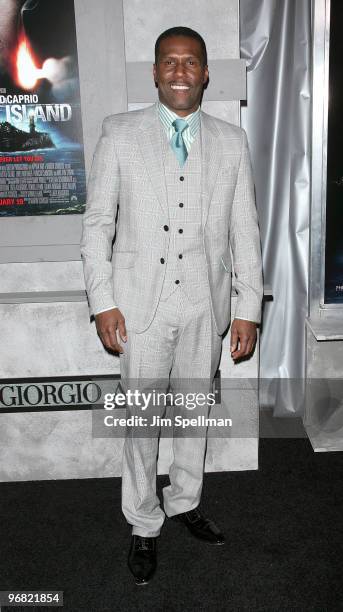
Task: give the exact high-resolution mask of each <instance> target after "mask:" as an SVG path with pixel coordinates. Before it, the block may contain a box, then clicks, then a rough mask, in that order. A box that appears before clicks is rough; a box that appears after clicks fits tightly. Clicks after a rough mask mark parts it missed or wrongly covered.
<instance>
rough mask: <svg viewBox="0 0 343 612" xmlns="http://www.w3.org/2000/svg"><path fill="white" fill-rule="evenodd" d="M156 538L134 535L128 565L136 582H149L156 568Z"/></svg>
mask: <svg viewBox="0 0 343 612" xmlns="http://www.w3.org/2000/svg"><path fill="white" fill-rule="evenodd" d="M156 540H157V538H143V537H141V536H139V535H133V536H132V539H131V546H130V552H129V558H128V566H129V568H130V570H131V572H132V574H133V576H134V579H135V582H136V584H139V585H140V584H148V582H149V580H151V578H152V577H153V575H154V573H155V570H156V565H157V561H156Z"/></svg>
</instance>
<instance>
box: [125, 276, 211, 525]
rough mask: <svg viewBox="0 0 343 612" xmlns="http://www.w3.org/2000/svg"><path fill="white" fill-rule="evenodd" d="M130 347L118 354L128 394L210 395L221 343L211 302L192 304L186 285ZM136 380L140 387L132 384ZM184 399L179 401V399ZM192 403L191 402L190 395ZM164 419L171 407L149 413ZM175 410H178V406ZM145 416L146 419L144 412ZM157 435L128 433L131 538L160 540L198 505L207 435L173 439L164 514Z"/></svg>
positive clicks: (127, 511)
mask: <svg viewBox="0 0 343 612" xmlns="http://www.w3.org/2000/svg"><path fill="white" fill-rule="evenodd" d="M127 336H128V339H127V342H126V343H125V344H124V345H123V348H124V353H123V354H121V355H120V371H121V379H122V386H123V388H124V389H125V388H126V389H127V388H132V387H134V388H135V389H137V388H138V389H139V390H140V391H143V390H144V392H148V391H150V392H151V391H152V390H157V391H159V392H161V391H162V392H166V391H167V387H168V384H169V383H170V387H171V390H172V393H173V394H174V396H175V394H181V393H182V394H183V396H181V397H185V396H186V394H187V392H189V391H190V390H191V389H192V390H193V391H194V389H195V388H196V392H199V391H200V392H204V393H208V392H210V391H211V387H212V382H213V377H214V374H215V372H216V370H217V367H218V364H219V359H220V352H221V344H222V338H221V336H220V335H219V334H218V333H217V330H216V326H215V322H214V317H213V313H212V309H211V304H210V298H209V297H206V298H205V299H203V300H202V301H200V302H198V303H196V304H192V303H191V302H190V301H189V299H188V297H187V296H186V294H185V293H184V292H183V291H182V288H181V286H179V287H177V289H176V291H174V292H173V293H172V295H170V296H169V297H168V298H167V299H165V300H160V302H159V305H158V307H157V311H156V314H155V317H154V319H153V321H152V323H151V325H150V326H149V328H148V329H147V330H145V331H144V332H143V333H139V334H137V333H134V332H132V331H131V332H130V330H128V334H127ZM133 381H134V382H133ZM179 397H180V395H179ZM188 397H190V396H188ZM150 408H151V410H152V413H154V414H159V415H162V416H163V412H164V410H165V407H163V406H161V407H160V406H157V407H156V406H153V407H151V406H149V408H148V410H149V409H150ZM186 408H187V406H185V407H184V409H183V416H185V412H187V414H186V416H187V417H191V418H193V417H194V416H197V415H198V414H200V413H201V414H205V415H206V416H207V414H208V406H207V405H206V407H205V408H203V409H200V412H199V409H198V408H196V411H193V413H192V412H191V411H190V410H188V409H187V410H186ZM174 409H175V407H174ZM141 414H143V415H144V414H146V412H145V413H144V412H143V411H141ZM159 431H160V430H159V428H158V427H156V428H155V429H152V433H151V432H149V433H150V435H146V436H145V437H138V436H139V434H137V428H136V429H135V433H134V428H128V431H127V436H126V438H125V443H124V450H123V464H122V510H123V513H124V516H125V518H126V520H127V522H128V523H129V524H130V525H132V527H133V529H132V533H133V534H134V535H140V536H142V537H156V536H158V535H159V533H160V530H161V527H162V525H163V522H164V519H165V513H166V514H167V516H173V515H175V514H179V513H181V512H187V511H188V510H192V509H193V508H196V507H197V506H198V504H199V502H200V496H201V490H202V482H203V471H204V459H205V451H206V429H205V430H204V428H203V431H205V433H202V434H201V435H199V436H198V437H185V435H183V436H179V435H178V436H176V435H174V436H173V462H172V465H171V466H170V470H169V479H170V485H169V486H167V487H164V489H163V502H164V512H163V510H162V508H161V507H160V503H159V498H158V496H157V494H156V471H157V454H158V435H159Z"/></svg>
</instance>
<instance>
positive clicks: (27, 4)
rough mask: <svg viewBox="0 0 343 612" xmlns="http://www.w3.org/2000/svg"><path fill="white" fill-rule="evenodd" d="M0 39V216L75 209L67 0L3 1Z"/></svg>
mask: <svg viewBox="0 0 343 612" xmlns="http://www.w3.org/2000/svg"><path fill="white" fill-rule="evenodd" d="M0 41H1V45H0V216H2V217H8V216H23V215H56V214H77V213H82V212H83V211H84V208H85V199H86V177H85V165H84V151H83V136H82V118H81V103H80V87H79V71H78V56H77V42H76V30H75V9H74V0H58V1H56V0H26V1H23V0H7V1H6V0H3V1H2V2H1V15H0Z"/></svg>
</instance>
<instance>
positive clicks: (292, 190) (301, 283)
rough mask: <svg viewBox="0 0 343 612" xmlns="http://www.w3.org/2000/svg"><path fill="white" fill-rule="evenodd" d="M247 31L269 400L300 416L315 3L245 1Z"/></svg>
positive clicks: (246, 117)
mask: <svg viewBox="0 0 343 612" xmlns="http://www.w3.org/2000/svg"><path fill="white" fill-rule="evenodd" d="M240 29H241V57H242V58H243V59H245V60H246V61H247V91H248V95H247V98H248V102H247V105H246V106H244V105H243V106H242V111H241V112H242V126H243V127H244V128H245V130H246V131H247V135H248V140H249V145H250V151H251V158H252V165H253V170H254V178H255V185H256V199H257V208H258V213H259V219H260V229H261V240H262V250H263V267H264V282H265V284H267V285H270V286H271V288H272V291H273V296H274V300H273V302H267V303H266V304H265V308H264V317H263V328H262V333H261V354H260V371H261V390H262V395H261V400H262V403H264V404H269V405H270V404H272V405H274V406H275V412H274V414H275V413H276V414H280V415H281V414H287V413H288V414H290V413H292V414H293V415H295V414H297V413H299V412H300V411H301V404H302V400H301V393H299V391H300V388H301V384H300V385H299V381H300V380H301V379H302V378H303V377H304V364H305V317H306V315H307V291H308V257H309V211H310V155H311V153H310V144H311V97H310V93H311V0H240ZM271 379H272V380H273V382H271ZM280 379H283V380H280ZM285 379H292V380H293V381H296V382H295V384H290V381H289V380H288V383H287V381H286V380H285Z"/></svg>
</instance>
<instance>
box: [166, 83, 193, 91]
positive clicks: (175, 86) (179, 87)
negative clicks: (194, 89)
mask: <svg viewBox="0 0 343 612" xmlns="http://www.w3.org/2000/svg"><path fill="white" fill-rule="evenodd" d="M170 87H171V89H173V90H174V91H188V90H189V89H190V86H189V85H185V84H184V83H171V85H170Z"/></svg>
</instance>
